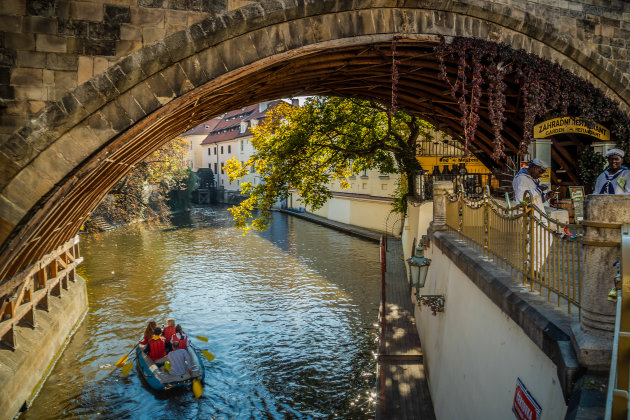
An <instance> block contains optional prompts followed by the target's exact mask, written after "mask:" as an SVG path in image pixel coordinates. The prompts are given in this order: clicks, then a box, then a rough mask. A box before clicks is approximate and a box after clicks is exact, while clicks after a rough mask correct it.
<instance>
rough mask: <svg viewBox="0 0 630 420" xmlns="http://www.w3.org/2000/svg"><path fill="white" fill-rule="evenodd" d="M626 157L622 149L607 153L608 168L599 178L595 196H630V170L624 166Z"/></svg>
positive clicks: (594, 191) (611, 150)
mask: <svg viewBox="0 0 630 420" xmlns="http://www.w3.org/2000/svg"><path fill="white" fill-rule="evenodd" d="M624 156H625V152H624V151H623V150H621V149H610V150H609V151H607V152H606V158H607V159H608V168H607V169H606V170H605V171H604V172H602V173H601V174H600V175H599V176H598V177H597V181H596V182H595V188H594V189H593V194H630V170H628V168H626V167H625V166H622V164H623V157H624Z"/></svg>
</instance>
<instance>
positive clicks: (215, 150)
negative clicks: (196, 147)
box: [214, 146, 217, 155]
mask: <svg viewBox="0 0 630 420" xmlns="http://www.w3.org/2000/svg"><path fill="white" fill-rule="evenodd" d="M214 154H215V155H216V154H217V146H214Z"/></svg>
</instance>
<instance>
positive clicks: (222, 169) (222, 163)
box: [221, 162, 225, 174]
mask: <svg viewBox="0 0 630 420" xmlns="http://www.w3.org/2000/svg"><path fill="white" fill-rule="evenodd" d="M221 173H222V174H224V173H225V172H223V162H221Z"/></svg>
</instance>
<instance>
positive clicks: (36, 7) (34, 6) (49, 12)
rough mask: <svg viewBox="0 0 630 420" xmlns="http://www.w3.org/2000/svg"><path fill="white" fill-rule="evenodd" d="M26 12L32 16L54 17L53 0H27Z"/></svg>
mask: <svg viewBox="0 0 630 420" xmlns="http://www.w3.org/2000/svg"><path fill="white" fill-rule="evenodd" d="M26 11H27V12H28V14H29V15H34V16H54V15H55V0H27V1H26Z"/></svg>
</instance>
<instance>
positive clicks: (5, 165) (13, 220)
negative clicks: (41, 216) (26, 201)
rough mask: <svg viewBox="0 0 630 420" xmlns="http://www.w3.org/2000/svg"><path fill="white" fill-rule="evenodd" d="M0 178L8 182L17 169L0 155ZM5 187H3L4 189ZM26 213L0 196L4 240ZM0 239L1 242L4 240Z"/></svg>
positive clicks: (0, 219) (0, 215) (0, 217)
mask: <svg viewBox="0 0 630 420" xmlns="http://www.w3.org/2000/svg"><path fill="white" fill-rule="evenodd" d="M0 168H1V169H0V176H1V179H3V180H9V179H11V178H12V177H13V175H14V174H16V173H17V171H18V168H17V166H15V164H13V162H11V161H9V160H8V159H7V158H6V157H4V156H2V154H1V153H0ZM5 186H6V185H3V186H2V188H4V187H5ZM24 213H26V211H25V210H24V209H21V208H19V207H17V206H16V205H15V204H14V203H12V202H10V201H9V200H7V198H6V197H5V196H4V195H1V196H0V225H2V227H1V228H0V229H1V234H2V235H4V238H6V236H8V234H9V233H10V232H11V230H13V227H14V226H15V225H17V224H18V222H19V221H20V220H21V219H22V217H24ZM4 238H2V240H3V239H4Z"/></svg>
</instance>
